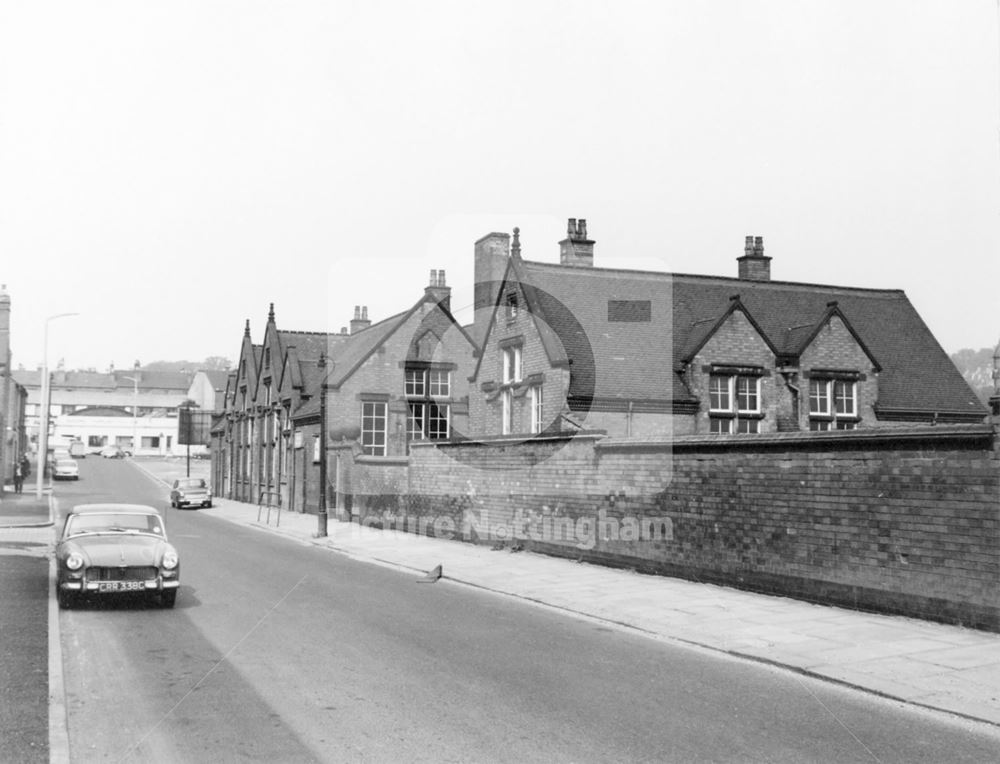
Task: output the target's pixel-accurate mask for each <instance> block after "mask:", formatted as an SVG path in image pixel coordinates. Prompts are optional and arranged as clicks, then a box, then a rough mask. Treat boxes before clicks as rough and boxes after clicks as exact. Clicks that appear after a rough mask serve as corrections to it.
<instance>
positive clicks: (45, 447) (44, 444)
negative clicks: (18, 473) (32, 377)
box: [35, 313, 80, 499]
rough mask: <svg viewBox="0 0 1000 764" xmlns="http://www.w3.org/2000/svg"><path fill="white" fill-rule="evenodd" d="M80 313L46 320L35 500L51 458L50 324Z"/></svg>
mask: <svg viewBox="0 0 1000 764" xmlns="http://www.w3.org/2000/svg"><path fill="white" fill-rule="evenodd" d="M79 315H80V314H79V313H56V314H55V315H54V316H49V317H48V318H46V319H45V334H44V339H43V341H42V400H41V406H42V412H41V417H42V418H41V421H40V422H39V427H38V459H37V461H36V464H35V469H36V471H37V473H38V474H37V475H36V476H35V498H36V499H40V498H42V482H43V477H44V475H45V463H46V462H47V461H48V458H49V405H50V400H49V399H50V398H51V396H52V385H51V384H50V383H49V322H50V321H55V320H56V319H57V318H66V317H67V316H79Z"/></svg>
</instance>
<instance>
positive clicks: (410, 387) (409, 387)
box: [403, 369, 427, 398]
mask: <svg viewBox="0 0 1000 764" xmlns="http://www.w3.org/2000/svg"><path fill="white" fill-rule="evenodd" d="M403 392H404V393H405V394H406V397H407V398H423V397H424V396H426V395H427V372H426V371H425V370H424V369H407V370H406V374H405V383H404V390H403Z"/></svg>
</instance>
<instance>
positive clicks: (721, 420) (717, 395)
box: [708, 369, 764, 433]
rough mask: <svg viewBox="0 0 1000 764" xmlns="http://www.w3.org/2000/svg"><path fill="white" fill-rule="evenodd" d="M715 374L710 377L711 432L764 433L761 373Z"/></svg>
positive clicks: (709, 413)
mask: <svg viewBox="0 0 1000 764" xmlns="http://www.w3.org/2000/svg"><path fill="white" fill-rule="evenodd" d="M747 371H750V372H753V373H739V372H736V371H734V372H733V373H715V374H710V375H709V377H708V418H709V432H714V433H734V432H735V433H757V432H760V420H761V419H763V418H764V415H763V413H762V412H761V400H760V373H759V371H757V370H753V369H750V370H747Z"/></svg>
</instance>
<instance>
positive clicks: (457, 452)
mask: <svg viewBox="0 0 1000 764" xmlns="http://www.w3.org/2000/svg"><path fill="white" fill-rule="evenodd" d="M407 480H408V483H407V485H406V492H405V495H401V496H396V497H390V496H385V497H383V500H381V501H376V502H374V503H373V504H372V506H373V507H381V508H385V507H390V506H391V507H395V508H397V509H396V510H395V511H398V512H401V513H405V514H406V516H407V518H408V519H409V520H410V521H411V522H410V524H409V526H408V527H407V528H406V529H407V530H409V531H411V532H420V533H427V534H430V535H441V536H446V537H450V538H458V539H462V540H466V541H471V542H474V543H486V544H494V545H499V544H503V545H504V546H506V547H508V548H510V547H513V548H526V549H531V550H534V551H538V552H542V553H547V554H554V555H560V556H566V557H571V558H573V559H580V560H585V561H591V562H597V563H602V564H607V565H613V566H618V567H627V568H633V569H635V570H638V571H641V572H647V573H655V574H666V575H672V576H677V577H681V578H686V579H691V580H696V581H706V582H713V583H719V584H725V585H729V586H736V587H741V588H746V589H752V590H755V591H763V592H768V593H773V594H781V595H788V596H794V597H798V598H802V599H807V600H812V601H816V602H824V603H831V604H838V605H846V606H849V607H855V608H860V609H870V610H876V611H880V612H889V613H898V614H905V615H911V616H917V617H921V618H927V619H932V620H940V621H945V622H950V623H958V624H963V625H966V626H972V627H976V628H983V629H989V630H993V631H1000V594H998V591H1000V447H998V438H997V431H996V426H995V425H941V426H937V427H930V426H926V427H924V426H922V427H910V428H905V429H902V428H894V429H892V430H888V431H886V430H874V429H870V430H856V431H853V432H815V433H812V432H809V433H801V432H800V433H774V434H770V435H759V436H752V437H739V436H680V437H676V438H674V439H672V440H670V441H653V440H648V441H630V440H618V439H612V438H607V437H605V436H604V435H603V434H601V433H599V432H591V433H582V434H577V435H575V436H569V435H557V436H547V437H540V438H536V439H532V440H528V441H518V440H514V439H503V438H492V439H484V440H473V441H465V442H455V443H440V442H439V443H436V444H418V445H415V446H414V447H413V448H412V449H411V454H410V458H409V467H408V470H407ZM401 487H402V486H401ZM383 511H384V510H383ZM356 519H359V520H360V521H362V522H372V524H379V525H382V526H383V527H386V525H391V522H390V523H385V522H383V521H379V520H377V519H376V518H375V517H374V514H370V515H368V516H367V517H364V516H362V517H358V518H356ZM414 520H419V521H422V524H420V523H415V522H413V521H414Z"/></svg>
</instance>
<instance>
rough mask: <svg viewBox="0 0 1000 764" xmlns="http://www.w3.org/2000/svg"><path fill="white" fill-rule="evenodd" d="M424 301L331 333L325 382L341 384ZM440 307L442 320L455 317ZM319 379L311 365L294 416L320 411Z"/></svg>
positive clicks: (449, 319) (334, 385)
mask: <svg viewBox="0 0 1000 764" xmlns="http://www.w3.org/2000/svg"><path fill="white" fill-rule="evenodd" d="M427 301H428V297H427V296H426V295H425V296H423V297H421V298H420V299H419V300H417V301H416V302H415V303H414V304H413V306H412V307H411V308H410V309H409V310H405V311H403V312H402V313H397V314H396V315H394V316H389V317H388V318H386V319H383V320H382V321H379V322H378V323H376V324H372V325H371V326H369V327H367V328H365V329H362V330H361V331H358V332H355V333H354V334H350V335H344V334H338V335H333V337H335V338H336V340H337V342H336V343H331V345H330V346H329V348H328V351H329V355H328V360H329V362H330V363H331V366H327V375H328V376H327V384H328V385H329V386H330V387H331V388H333V389H335V388H337V387H339V386H340V385H342V384H343V383H344V382H345V381H346V380H347V379H348V378H349V377H350V376H351V375H352V374H353V373H354V372H355V371H357V369H358V367H359V366H361V364H362V363H364V362H365V360H366V359H367V358H368V357H369V356H370V355H371V354H372V353H374V352H375V351H376V350H377V349H378V347H379V346H380V345H381V344H382V343H384V342H385V341H386V340H387V339H388V338H389V337H390V336H392V334H393V333H394V332H395V331H396V330H397V329H399V328H400V327H401V326H403V324H405V323H406V321H407V320H408V319H409V318H410V317H411V316H412V315H413V314H414V313H416V312H417V310H419V309H420V306H421V305H423V304H424V303H425V302H427ZM442 311H444V315H445V319H444V320H448V321H452V322H453V321H454V317H452V316H451V314H450V313H448V312H447V310H446V309H445V308H442ZM456 326H457V324H456ZM459 328H460V329H461V330H462V332H463V334H464V335H465V337H466V338H467V339H468V340H469V343H470V346H471V347H474V345H473V341H472V337H471V335H470V334H469V333H468V331H466V330H465V328H464V327H459ZM304 368H305V367H304ZM321 381H322V375H321V373H320V370H319V369H317V368H316V367H315V365H313V366H312V367H311V377H310V378H309V379H308V380H306V383H305V384H304V387H303V389H304V390H307V391H309V392H310V393H312V394H311V395H310V398H309V400H307V401H304V402H303V403H302V405H301V406H299V407H298V409H296V411H295V412H294V413H293V416H295V417H297V418H301V417H307V416H312V415H315V414H318V413H319V396H318V395H316V394H315V393H316V392H317V391H318V389H319V386H320V383H321Z"/></svg>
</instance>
